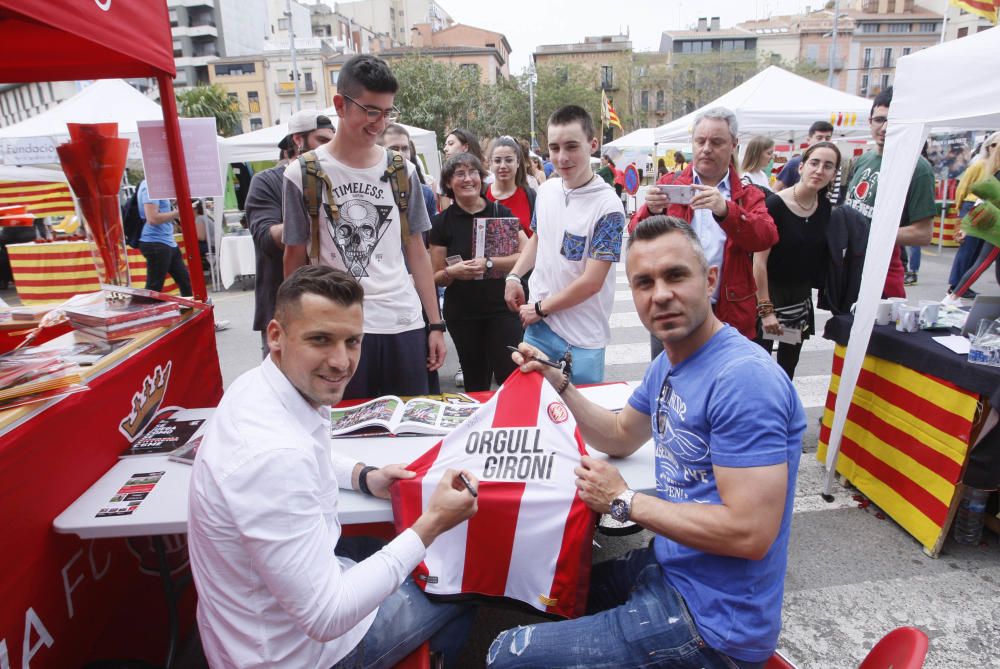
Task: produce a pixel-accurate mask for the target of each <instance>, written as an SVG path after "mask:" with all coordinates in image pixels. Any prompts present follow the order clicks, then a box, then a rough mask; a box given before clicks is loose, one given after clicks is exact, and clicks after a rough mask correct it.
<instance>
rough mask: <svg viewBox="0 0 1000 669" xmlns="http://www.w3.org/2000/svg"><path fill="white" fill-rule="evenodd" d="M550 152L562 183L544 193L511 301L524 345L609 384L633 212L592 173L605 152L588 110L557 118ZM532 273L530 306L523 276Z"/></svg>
mask: <svg viewBox="0 0 1000 669" xmlns="http://www.w3.org/2000/svg"><path fill="white" fill-rule="evenodd" d="M548 138H549V154H550V155H551V157H552V162H553V163H555V166H556V171H557V172H558V173H559V178H558V179H555V178H552V179H547V180H546V181H545V183H543V184H542V185H541V186H539V188H538V195H537V196H536V198H535V213H534V216H533V217H532V220H531V229H532V230H534V231H535V234H534V235H533V236H532V237H531V239H529V240H528V243H527V245H526V246H525V247H524V250H523V251H521V256H520V257H519V258H518V260H517V263H516V264H515V265H514V268H513V269H512V270H511V272H510V274H508V275H507V285H506V289H505V292H504V299H505V300H506V302H507V307H508V308H509V309H510V310H511V311H514V312H517V313H518V314H519V315H520V316H521V324H522V325H524V327H525V331H524V341H526V342H528V343H529V344H532V345H534V346H537V347H538V348H540V349H541V350H543V351H545V353H546V355H548V356H549V357H550V358H553V359H558V358H561V357H563V354H565V353H566V352H567V351H569V352H571V353H572V354H573V367H572V370H573V372H572V373H573V382H574V383H600V382H601V381H603V380H604V350H605V347H607V345H608V342H609V341H610V340H611V328H610V326H609V325H608V318H609V317H610V316H611V309H612V307H614V303H615V265H616V263H617V262H618V261H619V260H620V259H621V246H622V228H624V227H625V210H624V209H623V208H622V203H621V200H619V199H618V196H617V195H615V191H614V190H612V188H611V186H609V185H608V184H607V183H606V182H605V181H604V180H602V179H601V178H600V177H598V176H597V175H596V174H594V172H593V170H592V169H591V167H590V155H591V154H592V153H593V152H594V151H596V150H597V144H598V142H597V137H596V135H595V132H594V120H593V119H592V118H591V117H590V114H588V113H587V111H586V110H584V109H583V108H581V107H577V106H576V105H566V106H565V107H561V108H559V109H557V110H556V111H555V112H553V114H552V116H551V117H549V126H548ZM529 270H534V271H532V274H531V279H530V280H529V284H528V288H529V291H528V292H529V293H530V294H531V299H532V300H534V302H533V303H532V304H526V303H525V296H524V289H523V287H522V285H521V277H522V276H524V275H525V274H527V273H528V271H529Z"/></svg>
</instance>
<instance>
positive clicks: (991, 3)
mask: <svg viewBox="0 0 1000 669" xmlns="http://www.w3.org/2000/svg"><path fill="white" fill-rule="evenodd" d="M951 4H953V5H955V6H956V7H958V8H959V9H964V10H965V11H967V12H969V13H970V14H976V15H977V16H981V17H983V18H984V19H986V20H988V21H989V22H990V23H993V24H996V22H997V10H998V9H1000V0H951Z"/></svg>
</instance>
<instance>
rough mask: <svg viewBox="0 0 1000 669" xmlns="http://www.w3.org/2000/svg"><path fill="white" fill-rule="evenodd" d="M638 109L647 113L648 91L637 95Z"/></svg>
mask: <svg viewBox="0 0 1000 669" xmlns="http://www.w3.org/2000/svg"><path fill="white" fill-rule="evenodd" d="M639 109H641V110H642V111H644V112H648V111H649V91H641V92H640V93H639Z"/></svg>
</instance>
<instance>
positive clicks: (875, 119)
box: [871, 116, 889, 125]
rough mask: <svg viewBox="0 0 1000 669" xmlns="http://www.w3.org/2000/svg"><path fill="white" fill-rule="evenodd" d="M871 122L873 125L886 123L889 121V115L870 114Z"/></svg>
mask: <svg viewBox="0 0 1000 669" xmlns="http://www.w3.org/2000/svg"><path fill="white" fill-rule="evenodd" d="M871 122H872V123H874V124H875V125H885V124H886V123H888V122H889V117H888V116H872V117H871Z"/></svg>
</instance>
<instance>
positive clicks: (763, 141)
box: [740, 135, 774, 189]
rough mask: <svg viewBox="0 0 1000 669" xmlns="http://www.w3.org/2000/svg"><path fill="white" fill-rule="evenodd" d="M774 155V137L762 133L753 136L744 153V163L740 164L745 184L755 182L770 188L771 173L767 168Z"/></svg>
mask: <svg viewBox="0 0 1000 669" xmlns="http://www.w3.org/2000/svg"><path fill="white" fill-rule="evenodd" d="M773 157H774V140H773V139H771V138H770V137H764V136H762V135H757V136H756V137H754V138H752V139H751V140H750V143H749V144H747V150H746V152H745V153H744V154H743V164H742V165H741V166H740V172H741V173H742V174H743V177H742V181H743V185H748V184H755V185H757V186H762V187H764V188H767V189H770V188H771V175H770V174H769V173H768V171H767V169H768V165H770V164H771V159H772V158H773Z"/></svg>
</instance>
